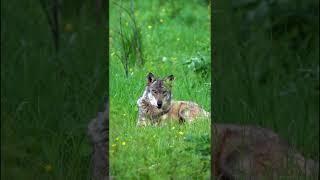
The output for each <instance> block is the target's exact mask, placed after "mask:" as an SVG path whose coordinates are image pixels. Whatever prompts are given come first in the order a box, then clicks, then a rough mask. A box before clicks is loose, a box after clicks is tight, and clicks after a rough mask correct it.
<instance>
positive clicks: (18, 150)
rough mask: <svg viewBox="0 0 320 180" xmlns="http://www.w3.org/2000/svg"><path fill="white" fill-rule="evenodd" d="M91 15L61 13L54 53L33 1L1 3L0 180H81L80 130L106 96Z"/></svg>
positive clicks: (101, 44)
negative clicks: (57, 44) (58, 47)
mask: <svg viewBox="0 0 320 180" xmlns="http://www.w3.org/2000/svg"><path fill="white" fill-rule="evenodd" d="M78 3H79V4H80V1H79V2H78ZM82 5H83V4H82ZM62 7H63V8H64V10H66V9H65V8H66V6H64V4H62ZM91 12H92V11H90V9H86V4H84V5H83V7H82V8H81V13H80V14H79V15H76V14H75V13H73V12H72V11H71V10H70V11H68V13H69V14H68V15H66V14H61V19H60V20H61V27H60V28H61V29H60V30H61V39H60V51H59V53H57V54H55V51H54V48H53V44H52V36H51V32H50V28H49V26H48V22H47V20H46V16H45V14H44V12H43V10H42V9H41V7H40V3H39V1H24V2H20V1H5V0H1V179H68V180H70V179H77V180H79V179H88V177H89V173H88V172H89V166H90V159H89V158H90V149H89V144H88V140H87V137H86V129H87V127H86V126H87V124H88V123H89V120H90V119H91V118H93V117H95V116H96V113H97V111H98V110H99V108H100V110H101V109H102V108H103V104H104V102H103V101H104V96H105V94H106V91H107V89H106V82H107V76H106V72H107V71H106V68H107V61H106V60H105V59H106V55H105V52H106V50H105V49H104V48H105V47H106V46H105V43H106V42H105V41H104V40H103V37H106V35H105V33H104V32H106V28H104V27H103V26H100V27H97V26H96V24H95V18H94V16H91V14H90V13H91ZM67 24H69V25H67ZM66 26H67V27H68V28H65V27H66Z"/></svg>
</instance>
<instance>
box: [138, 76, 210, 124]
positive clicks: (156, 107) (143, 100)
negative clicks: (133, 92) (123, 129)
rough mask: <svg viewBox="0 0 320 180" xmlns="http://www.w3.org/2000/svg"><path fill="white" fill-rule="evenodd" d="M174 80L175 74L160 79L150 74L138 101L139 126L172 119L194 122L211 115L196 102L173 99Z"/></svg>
mask: <svg viewBox="0 0 320 180" xmlns="http://www.w3.org/2000/svg"><path fill="white" fill-rule="evenodd" d="M173 80H174V76H173V75H170V76H168V77H165V78H163V79H160V78H156V77H155V76H154V75H153V74H152V73H149V74H148V76H147V86H146V88H145V90H144V92H143V95H142V96H141V97H140V98H139V99H138V101H137V104H138V108H139V115H138V116H139V117H138V122H137V125H138V126H145V125H149V124H153V125H155V124H159V123H161V122H164V121H170V120H172V121H178V122H192V121H193V120H195V119H197V118H200V117H205V118H208V117H210V113H208V112H206V111H205V110H204V109H202V108H201V107H200V106H199V105H198V104H196V103H194V102H190V101H173V100H172V93H171V89H172V82H173Z"/></svg>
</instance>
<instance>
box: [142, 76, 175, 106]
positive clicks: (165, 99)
mask: <svg viewBox="0 0 320 180" xmlns="http://www.w3.org/2000/svg"><path fill="white" fill-rule="evenodd" d="M173 80H174V76H173V75H170V76H167V77H165V78H163V79H160V78H156V77H155V76H154V75H153V74H152V73H149V74H148V76H147V91H146V96H147V98H148V99H149V101H150V104H151V105H152V106H155V107H157V108H158V109H161V108H162V109H166V108H168V107H169V106H170V103H171V89H172V82H173Z"/></svg>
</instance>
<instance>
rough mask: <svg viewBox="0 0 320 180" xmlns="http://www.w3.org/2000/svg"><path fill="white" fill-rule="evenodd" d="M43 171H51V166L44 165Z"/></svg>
mask: <svg viewBox="0 0 320 180" xmlns="http://www.w3.org/2000/svg"><path fill="white" fill-rule="evenodd" d="M44 170H45V171H46V172H50V171H52V166H51V164H46V165H45V166H44Z"/></svg>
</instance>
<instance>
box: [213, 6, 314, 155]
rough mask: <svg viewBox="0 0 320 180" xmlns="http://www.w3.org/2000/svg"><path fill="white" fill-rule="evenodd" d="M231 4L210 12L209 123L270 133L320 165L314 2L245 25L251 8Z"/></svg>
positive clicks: (272, 9)
mask: <svg viewBox="0 0 320 180" xmlns="http://www.w3.org/2000/svg"><path fill="white" fill-rule="evenodd" d="M230 2H235V1H219V2H217V3H216V4H215V9H214V10H213V17H214V22H215V24H214V25H215V26H214V27H215V28H213V29H212V34H213V41H214V45H215V46H214V47H213V49H214V50H213V54H214V56H215V59H213V60H212V62H213V65H214V67H215V68H214V70H213V71H212V75H213V81H214V82H215V83H214V84H213V86H212V89H213V93H214V99H213V100H212V105H213V109H214V110H215V112H214V113H215V119H214V121H215V122H219V123H237V124H255V125H259V126H262V127H268V128H271V129H273V130H274V131H275V132H277V133H279V134H280V135H281V136H282V137H284V138H285V139H287V140H288V141H289V142H290V143H291V144H292V145H293V146H294V147H296V148H297V149H298V150H299V151H301V152H302V153H303V154H304V155H306V156H307V157H311V158H313V159H315V160H319V23H318V22H319V8H317V7H319V1H306V3H303V4H299V3H300V1H290V2H287V3H283V4H275V5H273V6H270V7H268V8H270V12H268V13H267V15H265V19H264V16H263V15H261V14H256V15H257V20H256V21H255V22H250V23H248V22H247V21H246V19H245V18H244V17H246V16H245V15H246V13H252V12H253V11H252V9H253V8H252V9H250V10H251V11H249V10H245V11H244V10H243V9H242V10H241V9H240V10H239V9H237V8H235V7H233V4H232V3H230ZM243 2H244V1H239V4H241V3H243ZM235 4H236V3H234V6H235ZM261 4H262V5H265V4H263V1H261ZM261 7H263V6H257V9H258V8H261ZM310 7H312V8H310ZM277 8H279V9H280V8H281V9H282V10H281V11H279V12H277ZM308 8H309V9H308ZM253 10H254V9H253ZM259 10H261V9H259ZM286 11H288V12H286ZM259 12H261V11H259ZM259 12H258V13H259ZM251 15H252V14H251ZM253 15H254V14H253ZM272 16H275V18H274V19H273V21H272V22H271V23H270V19H271V18H270V17H272ZM287 16H288V17H287ZM253 17H254V16H253ZM268 18H270V19H268ZM291 18H292V19H291ZM271 20H272V19H271ZM292 21H294V22H293V23H292ZM273 23H274V24H276V23H279V24H278V25H277V26H275V27H273V26H271V25H273ZM270 26H271V27H270ZM226 29H227V30H226Z"/></svg>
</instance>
